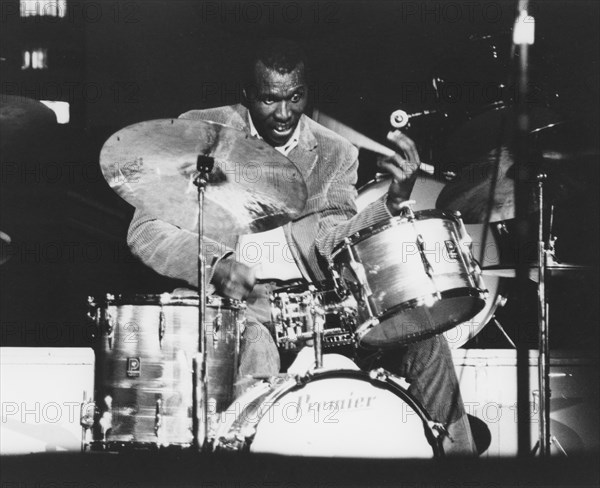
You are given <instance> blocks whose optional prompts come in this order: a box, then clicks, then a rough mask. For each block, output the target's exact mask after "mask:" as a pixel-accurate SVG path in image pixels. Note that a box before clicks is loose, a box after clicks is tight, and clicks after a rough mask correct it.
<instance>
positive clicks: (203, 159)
mask: <svg viewBox="0 0 600 488" xmlns="http://www.w3.org/2000/svg"><path fill="white" fill-rule="evenodd" d="M214 165H215V160H214V158H212V157H210V156H204V155H199V156H198V159H197V162H196V169H197V170H198V175H197V176H196V178H195V179H194V184H195V185H196V186H197V187H198V300H199V304H198V305H199V306H198V352H199V354H198V355H196V357H194V360H193V369H192V381H193V386H192V431H193V443H194V448H195V449H196V450H201V449H202V448H203V447H204V446H205V445H206V443H207V441H208V382H207V379H206V374H207V355H208V353H207V348H206V327H205V326H204V317H206V298H207V297H206V258H205V257H204V194H205V192H206V186H207V185H208V176H209V174H210V172H211V171H212V170H213V168H214ZM198 356H200V364H198ZM198 383H200V387H201V391H200V396H201V398H200V399H199V398H198V396H199V395H198V393H199V392H198ZM199 410H200V416H199V415H198V411H199ZM200 430H202V432H200ZM201 439H202V441H201Z"/></svg>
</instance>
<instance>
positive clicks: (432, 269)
mask: <svg viewBox="0 0 600 488" xmlns="http://www.w3.org/2000/svg"><path fill="white" fill-rule="evenodd" d="M469 243H470V238H469V236H468V235H467V234H466V231H465V230H464V227H463V224H462V221H461V220H460V218H459V217H457V216H454V215H450V214H447V213H444V212H441V211H438V210H424V211H420V212H414V213H413V212H412V211H411V210H410V209H408V211H407V213H406V214H405V215H404V216H400V217H394V218H391V219H389V220H385V221H383V222H380V223H379V224H377V225H374V226H372V227H369V228H367V229H364V230H362V231H360V232H358V233H356V234H354V235H352V236H350V237H348V238H347V239H346V240H345V242H343V243H342V244H340V245H339V246H338V247H337V248H336V249H335V250H334V252H333V256H332V257H333V262H334V267H335V269H336V271H337V273H338V275H339V281H340V285H341V287H342V288H343V289H345V290H347V292H348V293H350V294H352V295H353V296H354V297H355V299H356V301H357V303H358V323H359V326H358V328H357V330H356V336H357V340H358V341H359V344H360V345H361V346H365V347H378V348H379V347H393V346H397V345H401V344H406V343H410V342H415V341H419V340H422V339H425V338H427V337H430V336H433V335H436V334H439V333H442V332H444V331H445V330H448V329H450V328H452V327H454V326H455V325H457V324H459V323H461V322H465V321H466V320H469V319H470V318H472V317H474V316H475V315H476V314H477V313H478V312H479V311H480V310H481V309H482V308H483V307H484V305H485V290H484V285H483V282H482V280H481V273H480V271H479V267H478V265H477V263H476V261H475V260H474V258H473V256H472V253H471V248H470V246H469Z"/></svg>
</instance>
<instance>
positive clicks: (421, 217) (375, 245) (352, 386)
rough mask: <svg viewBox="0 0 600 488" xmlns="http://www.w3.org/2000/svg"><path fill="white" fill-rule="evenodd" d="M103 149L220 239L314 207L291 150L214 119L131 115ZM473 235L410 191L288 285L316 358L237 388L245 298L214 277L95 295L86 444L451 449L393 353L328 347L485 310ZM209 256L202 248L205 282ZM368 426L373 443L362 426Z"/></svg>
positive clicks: (161, 214)
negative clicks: (220, 286)
mask: <svg viewBox="0 0 600 488" xmlns="http://www.w3.org/2000/svg"><path fill="white" fill-rule="evenodd" d="M100 163H101V168H102V171H103V174H104V176H105V178H106V180H107V181H108V183H109V185H110V186H111V187H112V188H113V189H114V190H115V191H116V192H117V193H118V194H119V195H120V196H121V197H123V198H124V199H125V200H126V201H127V202H129V203H131V204H132V205H135V206H136V207H139V208H142V209H143V210H144V211H146V212H148V213H149V214H151V215H153V216H155V217H156V218H159V219H162V220H164V221H166V222H168V223H171V224H173V225H176V226H178V227H180V228H183V229H188V230H190V231H194V232H198V235H199V236H201V235H205V236H207V237H209V238H211V239H213V240H218V238H219V236H223V235H227V234H240V233H253V232H260V231H265V230H269V229H272V228H275V227H278V226H281V225H283V224H284V223H286V222H288V221H291V220H294V219H295V218H297V217H298V216H299V215H301V212H302V210H303V207H304V204H305V202H306V199H307V191H306V186H305V183H304V181H303V179H302V177H301V175H300V173H299V171H298V170H297V169H296V167H295V166H294V164H293V163H292V162H291V161H289V160H288V159H287V158H285V157H283V156H282V155H281V154H280V153H278V152H277V151H275V150H274V149H273V148H271V147H270V146H268V145H267V144H266V143H264V142H263V141H261V140H259V139H255V138H249V137H248V136H247V135H246V134H245V133H243V132H241V131H237V130H235V129H233V128H230V127H226V126H223V125H220V124H216V123H213V122H207V121H196V120H193V121H191V120H181V119H178V120H170V119H167V120H153V121H148V122H142V123H139V124H135V125H132V126H129V127H126V128H124V129H122V130H120V131H118V132H117V133H115V134H114V135H113V136H111V137H110V138H109V139H108V140H107V141H106V143H105V144H104V147H103V149H102V152H101V156H100ZM249 171H254V174H256V173H257V172H262V173H263V174H261V175H260V177H255V178H252V177H249V176H248V175H249V174H250V173H249ZM283 181H285V185H283V184H281V182H283ZM196 187H198V189H196ZM203 200H204V201H205V202H206V203H205V204H204V201H203ZM199 244H200V243H199ZM472 244H473V243H472V239H471V238H470V236H469V234H468V232H467V230H466V228H465V226H464V225H463V223H462V220H461V218H460V214H459V213H458V212H448V211H443V210H438V209H428V210H422V211H413V209H412V208H411V205H410V204H407V205H406V207H405V208H404V210H403V212H402V214H401V215H399V216H397V217H394V218H391V219H388V220H386V221H384V222H380V223H378V224H377V225H375V226H373V227H371V228H367V229H363V230H362V231H360V232H359V233H357V234H355V235H351V236H348V237H347V238H346V239H345V240H344V241H343V242H341V243H340V244H339V245H338V247H337V248H336V249H335V250H334V253H333V266H332V268H331V275H332V277H333V279H332V281H331V284H330V285H329V286H328V287H322V286H313V285H306V286H300V287H298V286H296V287H293V286H288V287H283V288H281V289H276V290H275V291H273V292H272V295H271V300H270V302H271V324H270V325H271V329H272V331H273V336H274V339H275V342H276V344H277V346H278V348H279V349H280V350H281V351H282V352H283V351H288V352H289V351H294V352H297V351H299V350H301V349H302V348H303V347H304V346H305V345H310V346H313V348H314V363H313V366H312V367H310V368H309V370H308V371H307V372H304V373H302V374H287V375H283V376H278V377H275V378H261V381H259V382H258V383H257V384H256V385H254V386H252V387H250V388H249V389H248V390H247V391H246V392H245V393H244V394H242V395H241V396H239V397H238V398H234V396H235V394H234V393H235V382H236V372H237V365H238V356H239V350H240V336H241V334H243V333H244V329H245V325H246V310H245V304H244V303H243V302H238V301H235V300H227V299H224V298H219V297H215V296H206V295H205V296H204V298H203V294H205V293H206V288H204V289H203V287H202V286H200V287H199V288H200V289H199V293H195V292H194V293H192V292H190V291H186V292H177V291H175V292H173V293H164V294H161V295H133V296H113V295H110V294H109V295H106V297H104V298H102V299H98V300H97V299H94V298H90V299H89V317H90V319H91V320H93V323H94V326H95V330H96V331H97V334H96V335H97V337H96V348H97V363H98V364H97V367H96V395H95V399H94V401H93V402H92V404H91V405H90V406H89V407H88V409H86V410H90V409H91V410H93V411H94V414H93V415H90V414H89V413H88V414H87V415H85V416H84V417H83V418H84V420H85V421H84V424H85V426H86V427H88V428H89V429H88V433H87V436H88V437H89V439H88V440H89V442H88V443H87V445H88V447H89V448H90V449H100V450H119V449H127V448H158V447H164V448H166V447H171V448H173V447H178V448H197V449H200V450H210V451H220V450H250V451H252V452H275V453H283V452H284V451H285V453H287V454H296V455H315V456H318V455H322V456H332V455H333V456H350V457H363V456H364V454H365V447H367V451H369V452H370V453H371V454H370V455H371V456H373V457H432V456H437V455H440V454H441V438H442V436H443V433H444V428H443V426H442V425H441V424H438V423H436V422H434V421H433V420H432V419H431V418H430V417H429V415H428V413H427V412H426V411H425V409H424V408H423V407H422V406H421V405H419V403H418V402H417V401H416V400H415V399H414V398H412V397H411V396H410V395H409V393H408V392H407V388H406V383H405V381H403V380H402V379H401V378H398V377H396V376H394V375H392V374H391V373H389V372H387V371H385V370H382V369H377V370H372V371H369V372H363V371H360V369H359V368H358V367H357V366H356V365H355V363H353V362H352V361H350V360H348V362H347V363H345V364H344V366H343V367H342V368H337V367H336V368H331V367H329V366H328V360H327V358H328V356H329V355H328V354H327V353H329V352H335V351H339V350H340V347H345V348H348V347H349V348H351V349H357V348H365V349H383V348H392V347H400V346H402V345H406V344H409V343H411V342H415V341H419V340H422V339H424V338H427V337H430V336H433V335H435V334H440V333H442V332H444V331H446V330H448V329H451V328H453V327H455V326H456V325H458V324H462V323H465V322H466V321H468V320H469V319H471V318H473V317H474V316H476V315H477V314H478V313H480V312H481V311H482V310H483V309H484V308H485V307H486V296H487V289H486V287H485V284H484V282H483V280H482V277H481V275H482V273H481V270H480V268H479V264H478V262H477V260H476V259H475V258H474V256H473V250H472ZM199 254H200V256H199V257H202V253H199ZM203 267H204V262H203V260H199V273H200V275H201V278H200V280H199V283H203V282H204V276H205V274H203V273H204V271H203V270H202V268H203ZM203 304H204V307H202V305H203ZM203 308H204V310H203ZM324 358H325V361H324ZM368 419H370V420H368ZM365 420H368V421H365ZM390 434H392V435H390ZM282 435H285V437H286V438H287V439H294V440H293V441H292V443H291V444H289V443H288V444H287V446H288V447H284V446H282V444H281V443H280V442H277V439H280V438H281V436H282ZM357 436H358V437H357ZM407 436H409V438H410V439H411V443H410V445H408V444H407V443H406V439H407ZM357 438H359V439H360V443H361V447H360V448H357V446H356V443H355V442H351V441H352V440H354V439H357ZM386 439H387V440H386ZM414 439H419V440H421V441H422V442H421V443H419V442H418V441H414V442H413V440H414Z"/></svg>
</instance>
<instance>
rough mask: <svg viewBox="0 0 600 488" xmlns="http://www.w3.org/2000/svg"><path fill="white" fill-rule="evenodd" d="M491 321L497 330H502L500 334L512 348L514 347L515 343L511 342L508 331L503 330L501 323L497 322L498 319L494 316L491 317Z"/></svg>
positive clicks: (515, 346)
mask: <svg viewBox="0 0 600 488" xmlns="http://www.w3.org/2000/svg"><path fill="white" fill-rule="evenodd" d="M492 321H493V322H494V325H495V326H496V327H498V330H500V332H502V335H503V336H504V338H505V339H506V340H507V341H508V342H509V344H510V345H511V346H512V347H513V349H516V348H517V345H516V344H515V343H514V342H513V340H512V339H511V338H510V336H509V335H508V332H506V330H504V327H502V324H501V323H500V322H498V320H497V319H496V317H493V318H492Z"/></svg>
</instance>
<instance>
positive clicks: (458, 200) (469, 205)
mask: <svg viewBox="0 0 600 488" xmlns="http://www.w3.org/2000/svg"><path fill="white" fill-rule="evenodd" d="M496 157H498V158H499V160H498V166H497V179H496V186H495V188H494V195H493V198H492V201H491V207H492V209H491V213H490V222H499V221H502V220H508V219H513V218H515V197H514V192H515V181H514V179H513V178H512V175H511V170H512V168H513V164H514V163H513V156H512V154H511V153H510V151H509V150H508V148H506V147H502V148H501V149H500V154H499V155H498V156H495V151H492V152H491V153H490V154H488V155H487V157H486V162H482V163H476V164H471V165H469V166H466V167H465V168H463V169H462V171H461V173H460V174H459V175H458V177H457V178H456V179H455V180H454V181H452V182H450V183H448V184H447V185H446V186H445V187H444V188H443V189H442V191H441V192H440V194H439V196H438V199H437V201H436V204H435V206H436V208H438V209H440V210H446V211H451V212H453V211H456V210H458V211H460V213H461V215H462V219H463V221H464V222H465V224H476V223H479V222H484V221H485V220H486V217H487V208H488V204H489V202H490V193H491V188H492V181H493V177H494V170H495V168H496V161H495V158H496ZM528 196H529V198H528V202H527V209H528V211H529V212H535V211H536V210H537V202H536V199H535V193H534V192H533V191H531V192H530V194H529V195H528Z"/></svg>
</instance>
